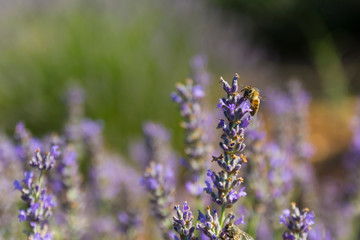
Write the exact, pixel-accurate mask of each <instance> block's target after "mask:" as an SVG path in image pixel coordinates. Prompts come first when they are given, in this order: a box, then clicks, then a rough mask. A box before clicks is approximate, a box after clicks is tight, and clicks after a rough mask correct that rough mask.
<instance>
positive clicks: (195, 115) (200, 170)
mask: <svg viewBox="0 0 360 240" xmlns="http://www.w3.org/2000/svg"><path fill="white" fill-rule="evenodd" d="M204 95H205V93H204V90H203V88H202V86H201V85H194V83H193V81H192V80H191V79H187V80H186V84H181V83H178V84H177V85H176V92H173V93H172V94H171V98H172V99H173V101H174V102H176V103H178V104H179V106H180V110H181V115H182V117H183V119H184V121H183V122H182V123H181V126H182V127H183V128H184V129H185V149H184V152H185V161H186V162H185V163H184V164H185V166H186V168H187V170H188V174H189V176H190V181H188V182H187V183H186V189H187V191H188V192H189V193H190V194H192V195H193V196H195V197H199V196H200V195H201V194H202V189H203V187H202V186H201V183H202V179H203V175H204V170H205V159H206V156H207V154H208V152H209V146H208V144H206V141H205V131H204V128H203V127H204V123H203V113H202V111H201V106H200V100H201V98H203V97H204Z"/></svg>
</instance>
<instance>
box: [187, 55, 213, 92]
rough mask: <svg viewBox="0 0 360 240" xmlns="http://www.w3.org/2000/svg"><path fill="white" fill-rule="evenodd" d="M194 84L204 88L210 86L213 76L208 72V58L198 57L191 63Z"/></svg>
mask: <svg viewBox="0 0 360 240" xmlns="http://www.w3.org/2000/svg"><path fill="white" fill-rule="evenodd" d="M190 65H191V68H192V75H193V77H194V82H195V83H196V84H200V85H202V86H208V85H209V84H210V83H211V80H212V76H211V74H210V73H209V72H208V71H207V69H206V65H207V58H206V56H204V55H201V54H199V55H196V56H195V57H193V59H192V60H191V62H190Z"/></svg>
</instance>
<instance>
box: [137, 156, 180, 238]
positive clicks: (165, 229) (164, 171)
mask: <svg viewBox="0 0 360 240" xmlns="http://www.w3.org/2000/svg"><path fill="white" fill-rule="evenodd" d="M173 177H174V174H173V172H172V170H171V169H169V168H164V167H163V165H162V164H160V163H155V162H151V163H150V166H149V167H148V168H147V169H146V171H145V174H144V178H143V179H142V184H143V185H144V186H145V188H146V190H147V192H148V193H149V195H150V205H151V209H152V212H153V215H154V217H155V222H156V225H157V226H158V227H159V228H160V230H161V233H162V236H163V238H164V239H171V237H172V236H173V233H172V231H171V217H170V209H169V208H170V205H172V203H173V194H174V185H173V184H174V182H173V181H174V179H173Z"/></svg>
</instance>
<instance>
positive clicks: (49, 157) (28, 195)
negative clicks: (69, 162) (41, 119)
mask: <svg viewBox="0 0 360 240" xmlns="http://www.w3.org/2000/svg"><path fill="white" fill-rule="evenodd" d="M59 155H60V152H59V150H58V146H56V145H54V146H53V147H52V150H51V152H49V153H46V154H41V152H40V150H36V151H35V154H34V157H33V158H32V159H31V161H30V162H29V163H30V166H32V167H34V168H37V169H38V170H40V174H39V176H38V177H37V181H35V180H34V173H33V172H25V179H24V180H22V184H21V183H20V182H19V181H17V180H16V181H15V182H14V187H15V189H16V190H19V191H20V192H21V198H22V200H23V201H24V202H26V203H27V208H26V209H21V210H19V221H20V222H22V221H27V222H29V223H30V226H31V231H30V232H25V233H26V234H27V236H28V239H34V240H35V239H40V240H44V239H46V240H50V239H52V233H51V232H49V229H48V221H49V218H50V216H51V215H52V211H51V210H52V207H54V206H56V202H55V201H54V199H53V196H52V195H50V194H47V193H46V192H47V190H46V188H44V186H43V185H42V182H43V181H42V180H43V179H42V177H43V173H44V171H49V170H50V169H51V168H52V167H53V166H54V164H55V159H56V158H57V157H59Z"/></svg>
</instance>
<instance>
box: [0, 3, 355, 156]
mask: <svg viewBox="0 0 360 240" xmlns="http://www.w3.org/2000/svg"><path fill="white" fill-rule="evenodd" d="M358 7H359V4H358V2H355V1H353V2H351V1H345V2H342V3H341V4H340V2H335V1H330V2H325V1H315V0H314V1H310V0H307V1H295V0H293V1H279V0H276V1H275V0H274V1H263V0H258V1H239V0H232V1H220V0H218V1H215V0H214V1H165V0H152V1H145V0H138V1H131V0H122V1H115V0H113V1H112V0H106V1H96V0H92V1H80V0H74V1H69V0H65V1H36V0H32V1H27V2H23V1H11V0H1V1H0V15H1V16H0V122H1V125H0V126H1V127H2V128H3V129H4V130H5V131H7V132H8V133H12V132H13V128H14V126H15V124H16V123H17V122H18V121H20V120H22V121H24V122H25V123H26V124H27V126H28V127H29V128H30V129H31V130H32V131H33V132H34V133H36V134H43V133H47V132H49V131H52V130H56V131H61V130H62V125H63V123H64V121H65V119H66V107H65V104H64V101H65V99H64V91H65V90H66V88H67V87H68V84H69V83H74V82H78V83H79V84H80V85H81V86H83V87H84V88H85V90H86V92H87V99H86V115H87V116H89V117H91V118H94V119H103V120H104V122H105V135H106V137H107V142H108V144H109V146H110V147H111V148H116V149H120V150H121V151H125V150H126V148H127V144H128V142H129V141H131V140H132V139H133V138H134V137H135V138H136V137H137V136H140V134H141V124H142V123H143V122H144V121H146V120H150V119H151V120H154V121H157V122H161V123H163V124H165V126H166V127H167V128H169V129H172V130H171V131H172V133H173V135H174V137H175V138H174V143H175V146H176V148H178V149H181V146H179V144H177V143H180V142H181V140H182V135H181V129H180V128H179V127H178V126H179V121H180V116H179V114H178V110H177V107H176V105H175V104H174V103H172V102H171V100H170V97H169V96H170V93H171V91H173V89H174V84H175V82H179V81H183V80H184V79H185V78H187V77H190V76H191V69H190V65H189V61H190V60H191V58H192V57H194V56H195V55H196V54H199V53H200V54H204V55H206V56H207V57H208V60H209V66H208V67H209V70H210V71H211V73H212V74H213V75H214V78H215V81H214V82H213V84H212V85H211V86H209V89H208V90H209V91H208V92H211V93H212V95H211V99H212V101H213V103H214V106H215V102H216V99H217V98H218V97H219V96H220V93H219V92H218V91H217V90H211V89H210V88H212V89H217V88H218V85H217V79H218V77H219V76H220V75H222V76H224V77H225V79H228V80H229V79H231V76H232V75H233V73H235V72H238V73H239V74H240V76H241V79H242V80H243V81H244V84H246V83H250V84H252V85H255V86H257V87H259V88H260V89H263V88H267V87H269V86H275V85H280V86H281V85H282V84H283V82H285V81H286V80H287V79H288V78H289V77H291V76H298V77H300V78H301V79H303V80H304V83H305V87H306V88H307V89H309V90H311V92H312V94H313V95H314V96H315V99H329V98H330V99H339V98H343V97H346V96H347V94H348V90H349V88H351V93H352V94H354V93H356V91H358V90H359V83H358V82H359V62H360V61H359V58H358V56H359V54H358V53H359V46H358V44H357V43H358V41H359V31H360V30H359V28H357V27H356V25H357V24H355V23H356V22H359V18H360V16H359V14H357V13H358V12H359V11H358V10H359V8H358ZM339 19H340V20H342V21H338V20H339Z"/></svg>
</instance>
